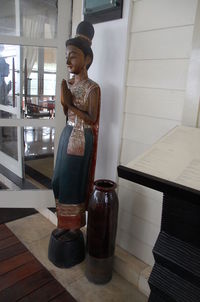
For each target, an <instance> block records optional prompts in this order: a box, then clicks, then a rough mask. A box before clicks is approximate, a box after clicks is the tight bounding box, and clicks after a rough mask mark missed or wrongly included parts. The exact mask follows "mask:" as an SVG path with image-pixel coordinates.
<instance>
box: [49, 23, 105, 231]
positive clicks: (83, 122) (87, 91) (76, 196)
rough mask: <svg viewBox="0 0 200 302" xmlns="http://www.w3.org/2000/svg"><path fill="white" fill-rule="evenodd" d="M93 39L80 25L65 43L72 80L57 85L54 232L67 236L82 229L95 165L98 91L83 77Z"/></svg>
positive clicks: (89, 27) (88, 27) (91, 32)
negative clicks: (62, 120)
mask: <svg viewBox="0 0 200 302" xmlns="http://www.w3.org/2000/svg"><path fill="white" fill-rule="evenodd" d="M93 35H94V28H93V26H92V25H91V24H90V23H89V22H86V21H83V22H81V23H80V24H79V25H78V27H77V34H76V36H75V38H72V39H69V40H67V42H66V64H67V68H68V70H69V72H70V73H71V74H72V75H73V77H72V78H71V79H70V80H69V81H67V82H66V81H65V80H63V81H62V85H61V104H62V106H63V111H64V113H65V115H66V117H67V123H66V127H65V128H64V129H63V132H62V134H61V137H60V142H59V147H58V153H57V160H56V166H55V171H54V176H53V181H52V184H53V191H54V195H55V199H56V210H57V216H58V229H64V230H71V233H72V232H73V233H74V230H78V229H79V228H81V227H82V226H84V225H85V210H86V208H87V204H88V199H89V195H90V193H91V192H92V189H93V181H94V172H95V165H96V152H97V139H98V128H99V112H100V88H99V86H98V84H97V83H95V82H94V81H92V80H91V79H89V78H88V73H87V70H88V68H89V67H90V65H91V64H92V61H93V52H92V49H91V40H92V38H93Z"/></svg>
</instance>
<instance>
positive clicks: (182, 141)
mask: <svg viewBox="0 0 200 302" xmlns="http://www.w3.org/2000/svg"><path fill="white" fill-rule="evenodd" d="M126 167H128V168H131V169H134V170H137V171H140V172H143V173H146V174H149V175H152V176H156V177H159V178H162V179H166V180H169V181H172V182H174V183H177V184H181V185H184V186H187V187H190V188H193V189H196V190H198V191H200V129H199V128H192V127H184V126H177V127H175V128H174V129H172V130H171V131H170V132H168V133H167V134H166V135H165V136H164V137H162V138H161V139H160V140H159V141H158V142H157V143H155V144H153V145H152V147H151V148H150V149H149V150H148V151H146V152H145V153H143V154H142V155H141V156H139V157H137V158H136V159H134V160H133V161H131V162H129V163H128V164H127V165H126Z"/></svg>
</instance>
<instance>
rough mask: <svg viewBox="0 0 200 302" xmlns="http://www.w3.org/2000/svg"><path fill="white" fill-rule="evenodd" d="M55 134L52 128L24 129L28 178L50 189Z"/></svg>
mask: <svg viewBox="0 0 200 302" xmlns="http://www.w3.org/2000/svg"><path fill="white" fill-rule="evenodd" d="M54 133H55V130H54V128H50V127H42V128H33V127H26V128H24V141H25V174H26V177H27V176H29V177H31V179H33V180H35V181H37V182H38V183H39V184H41V185H43V186H45V187H46V188H48V189H51V179H52V175H53V162H54V158H53V153H54ZM31 179H30V178H29V180H30V181H31Z"/></svg>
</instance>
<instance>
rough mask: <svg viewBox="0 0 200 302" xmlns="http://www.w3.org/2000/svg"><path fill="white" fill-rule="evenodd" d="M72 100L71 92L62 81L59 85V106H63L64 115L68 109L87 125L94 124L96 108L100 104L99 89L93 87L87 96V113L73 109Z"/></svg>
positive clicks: (96, 113) (96, 114)
mask: <svg viewBox="0 0 200 302" xmlns="http://www.w3.org/2000/svg"><path fill="white" fill-rule="evenodd" d="M72 99H73V96H72V94H71V91H70V90H69V88H68V87H67V83H66V81H65V80H63V81H62V85H61V104H62V106H63V110H64V113H65V114H66V112H67V110H68V109H70V110H71V111H73V112H74V113H75V114H76V115H77V116H78V117H80V118H81V119H82V120H84V121H85V122H86V123H87V124H93V123H95V122H96V120H97V116H98V110H99V109H98V108H99V102H100V89H99V87H98V86H95V87H94V88H93V89H91V91H90V92H89V94H88V111H82V110H80V109H78V108H77V107H75V106H74V105H73V102H72Z"/></svg>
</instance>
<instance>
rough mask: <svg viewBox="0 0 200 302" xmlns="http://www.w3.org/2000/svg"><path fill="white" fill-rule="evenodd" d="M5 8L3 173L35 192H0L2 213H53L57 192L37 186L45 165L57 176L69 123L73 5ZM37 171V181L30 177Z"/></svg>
mask: <svg viewBox="0 0 200 302" xmlns="http://www.w3.org/2000/svg"><path fill="white" fill-rule="evenodd" d="M4 3H5V4H3V8H1V12H0V73H1V83H0V84H1V86H0V87H1V91H0V167H1V168H2V169H1V170H2V171H10V172H12V173H14V174H15V175H16V176H17V177H18V178H20V179H21V180H22V183H23V182H25V181H27V182H28V183H29V184H30V182H31V184H32V186H30V187H29V188H28V189H25V190H21V188H20V187H18V188H17V187H15V189H14V190H12V189H9V190H4V189H3V190H0V207H35V208H36V207H42V208H43V207H51V206H55V204H54V198H53V193H52V190H51V189H49V188H48V187H46V188H45V186H43V185H41V186H38V183H39V181H38V179H39V176H40V175H41V174H42V175H43V176H45V175H44V174H45V173H44V170H45V169H44V168H43V164H44V162H45V161H46V162H47V160H48V163H49V162H51V172H52V171H53V163H54V155H55V153H56V150H57V142H58V139H59V135H60V132H61V129H62V128H63V125H64V123H65V117H64V115H63V114H62V108H61V106H60V101H59V99H60V83H61V80H62V78H66V68H65V40H66V39H67V37H69V34H70V31H71V28H70V23H71V22H70V21H71V1H65V0H58V1H56V0H48V1H46V0H40V1H39V0H33V1H29V0H9V1H4ZM58 70H59V73H58ZM49 159H51V160H50V161H49ZM47 165H49V164H47ZM33 170H34V173H35V174H36V177H35V178H34V177H33V175H30V171H33ZM46 173H47V174H48V173H50V172H49V171H46ZM0 174H1V171H0ZM48 178H51V175H50V174H48ZM0 181H1V179H0ZM16 190H17V191H16Z"/></svg>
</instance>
